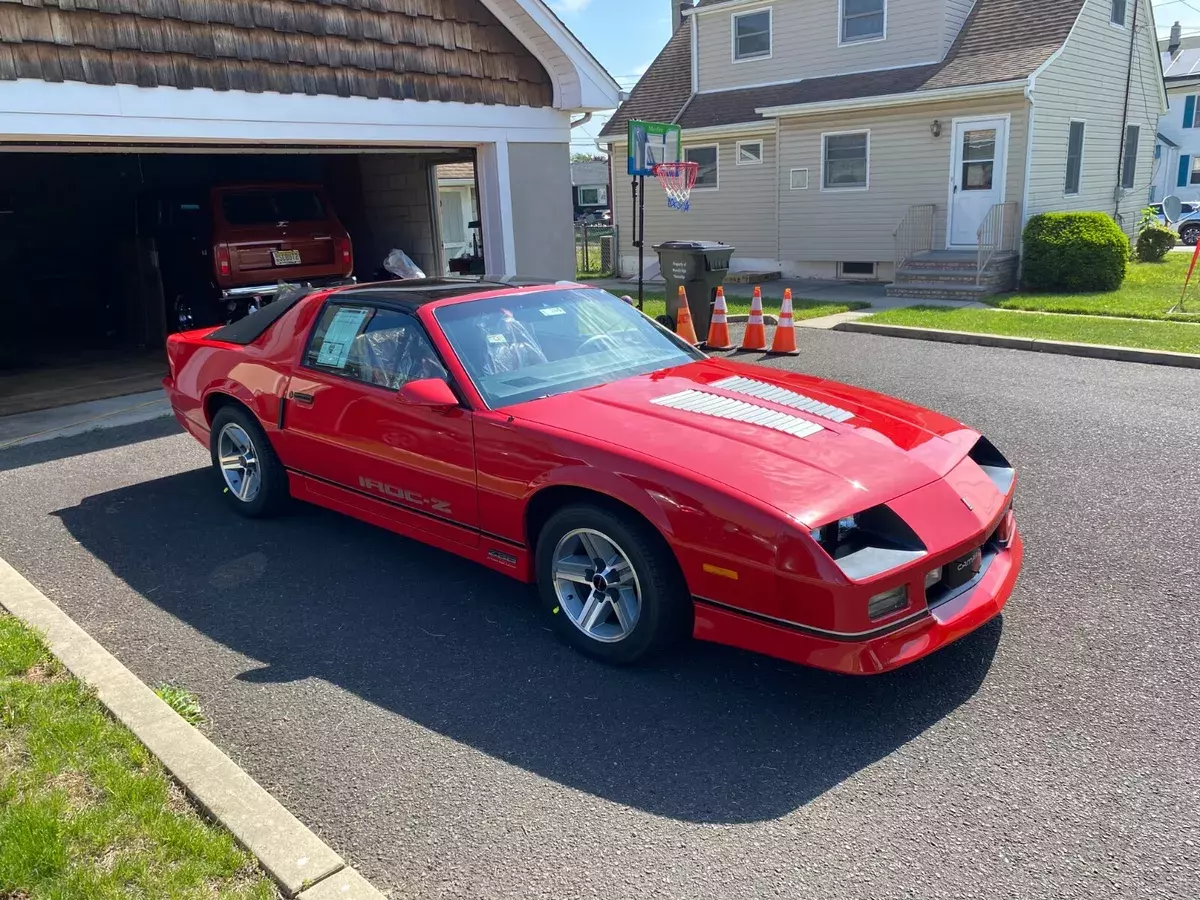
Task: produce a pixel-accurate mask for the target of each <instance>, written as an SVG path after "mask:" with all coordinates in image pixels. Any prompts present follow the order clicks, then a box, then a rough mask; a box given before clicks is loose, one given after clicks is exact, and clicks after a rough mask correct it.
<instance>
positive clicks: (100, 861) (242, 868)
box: [0, 613, 279, 900]
mask: <svg viewBox="0 0 1200 900" xmlns="http://www.w3.org/2000/svg"><path fill="white" fill-rule="evenodd" d="M278 896H279V894H278V892H277V891H276V889H275V886H274V885H273V884H272V882H271V881H269V880H268V879H267V878H266V876H264V875H263V874H262V873H261V871H260V870H259V869H258V867H257V865H256V863H255V861H254V859H253V858H252V857H251V856H249V855H248V854H247V853H245V852H244V851H243V850H241V849H240V848H239V847H238V846H237V844H235V843H234V840H233V838H232V837H231V836H230V835H229V834H228V833H227V832H226V831H225V830H224V829H221V828H219V827H217V826H214V825H210V824H208V823H206V822H205V821H204V820H202V819H201V818H200V816H199V815H198V814H197V813H196V811H195V810H194V809H193V808H192V806H191V805H190V804H189V802H188V800H187V798H186V797H185V795H184V793H183V791H182V790H181V789H180V788H179V787H178V786H177V785H176V784H175V783H174V782H173V781H171V780H170V779H169V778H168V777H167V776H166V774H165V773H164V772H163V769H162V767H161V765H160V764H159V763H158V761H157V760H155V759H154V758H153V757H152V756H151V755H150V753H149V752H148V751H147V750H146V748H145V747H144V746H142V744H141V743H140V742H139V741H138V740H137V739H136V738H135V737H134V736H133V735H132V734H130V733H129V732H128V731H127V730H126V729H125V728H123V727H122V726H121V725H119V724H118V723H116V722H115V721H114V720H112V719H111V718H109V717H108V715H107V714H106V713H105V710H104V709H103V707H101V706H100V704H99V702H98V701H97V700H96V699H95V698H94V697H93V696H92V695H91V694H90V693H89V692H88V690H87V689H86V688H85V687H84V686H83V685H82V684H80V683H79V682H78V681H76V680H75V679H74V678H72V677H70V676H69V675H68V674H67V673H66V671H65V670H64V669H63V668H62V666H61V664H60V663H59V662H58V661H57V660H55V659H54V658H53V657H52V656H50V654H49V653H48V652H47V651H46V649H45V647H44V646H43V644H42V642H41V641H40V640H39V639H38V638H37V637H36V635H34V634H33V633H32V632H31V631H29V630H28V629H27V628H25V627H24V626H23V625H21V624H20V623H19V622H18V621H17V620H16V619H14V618H12V617H11V616H8V615H5V614H3V613H0V897H2V898H20V900H42V898H46V900H50V898H53V900H118V898H134V897H137V898H150V897H162V898H171V900H191V898H196V900H202V898H203V900H214V898H225V900H234V898H236V900H268V898H276V897H278Z"/></svg>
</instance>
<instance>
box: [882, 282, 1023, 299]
mask: <svg viewBox="0 0 1200 900" xmlns="http://www.w3.org/2000/svg"><path fill="white" fill-rule="evenodd" d="M999 292H1000V291H999V289H998V288H995V287H990V286H988V285H976V284H946V283H945V282H940V281H927V282H915V283H909V284H889V285H888V287H887V295H888V296H889V297H901V298H905V299H910V300H980V299H982V298H984V297H986V296H988V295H989V294H996V293H999Z"/></svg>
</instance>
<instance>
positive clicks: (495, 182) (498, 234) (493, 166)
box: [475, 141, 517, 275]
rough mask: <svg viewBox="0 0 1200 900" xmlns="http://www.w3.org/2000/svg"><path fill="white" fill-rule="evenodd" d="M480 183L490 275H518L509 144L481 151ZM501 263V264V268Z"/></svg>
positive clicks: (478, 164) (478, 162) (477, 165)
mask: <svg viewBox="0 0 1200 900" xmlns="http://www.w3.org/2000/svg"><path fill="white" fill-rule="evenodd" d="M475 175H476V177H477V178H478V179H479V215H480V216H481V221H482V223H483V257H484V259H485V260H487V263H488V266H487V268H488V272H487V274H489V275H516V274H517V241H516V237H515V235H514V234H513V208H512V182H511V179H510V177H509V171H508V144H507V143H505V142H503V141H499V142H497V143H493V144H484V145H482V146H480V147H479V150H478V157H477V159H476V161H475ZM497 260H500V261H501V264H497V262H496V261H497Z"/></svg>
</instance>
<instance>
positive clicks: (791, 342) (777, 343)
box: [771, 288, 800, 356]
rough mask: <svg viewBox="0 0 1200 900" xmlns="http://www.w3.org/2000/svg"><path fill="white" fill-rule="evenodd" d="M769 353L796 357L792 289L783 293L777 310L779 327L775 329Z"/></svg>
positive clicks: (797, 352)
mask: <svg viewBox="0 0 1200 900" xmlns="http://www.w3.org/2000/svg"><path fill="white" fill-rule="evenodd" d="M771 353H772V354H776V355H780V356H783V355H787V356H796V355H798V354H799V353H800V351H799V350H797V349H796V317H795V315H794V314H793V313H792V289H791V288H788V289H787V290H786V291H784V292H783V306H782V307H780V309H779V327H778V328H776V329H775V340H774V341H773V342H772V343H771Z"/></svg>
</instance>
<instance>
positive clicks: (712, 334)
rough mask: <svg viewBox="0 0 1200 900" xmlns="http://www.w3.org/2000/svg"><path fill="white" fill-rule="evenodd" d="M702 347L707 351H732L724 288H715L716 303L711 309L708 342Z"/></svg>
mask: <svg viewBox="0 0 1200 900" xmlns="http://www.w3.org/2000/svg"><path fill="white" fill-rule="evenodd" d="M704 345H705V346H706V347H707V348H708V349H709V350H732V349H733V342H732V341H731V340H730V339H729V305H728V304H727V303H726V302H725V288H723V287H719V288H717V303H716V305H715V306H714V307H713V315H712V324H711V325H709V326H708V340H707V341H705V342H704Z"/></svg>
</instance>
